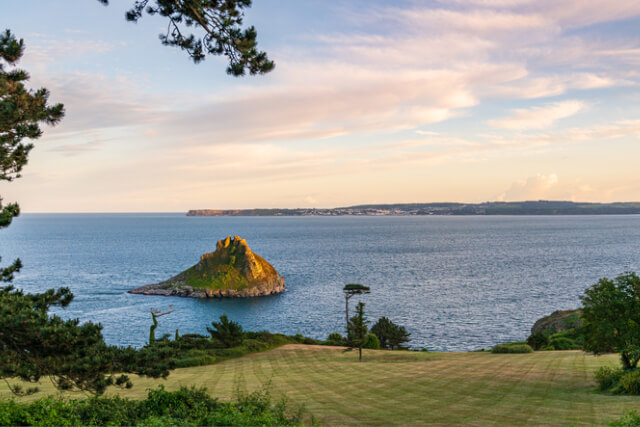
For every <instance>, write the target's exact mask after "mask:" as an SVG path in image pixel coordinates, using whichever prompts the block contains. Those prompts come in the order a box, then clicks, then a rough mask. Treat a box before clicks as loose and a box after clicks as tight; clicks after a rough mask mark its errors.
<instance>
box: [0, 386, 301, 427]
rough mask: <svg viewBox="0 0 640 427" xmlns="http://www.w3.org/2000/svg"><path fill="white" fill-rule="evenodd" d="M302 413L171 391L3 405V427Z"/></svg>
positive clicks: (262, 400) (256, 400)
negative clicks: (144, 395) (136, 397)
mask: <svg viewBox="0 0 640 427" xmlns="http://www.w3.org/2000/svg"><path fill="white" fill-rule="evenodd" d="M300 424H301V411H298V412H297V413H296V414H294V415H290V414H288V412H287V405H286V402H285V401H281V402H278V403H275V404H274V403H273V402H272V401H271V397H270V396H269V393H268V392H267V391H258V392H254V393H251V394H249V395H246V396H240V397H239V398H238V399H237V401H236V402H224V403H223V402H218V401H217V400H216V399H213V398H211V397H210V396H209V395H208V394H207V392H206V389H204V388H199V389H198V388H193V387H192V388H185V387H183V388H181V389H180V390H178V391H174V392H168V391H165V390H164V388H163V387H162V386H160V388H158V389H155V390H150V391H149V393H148V396H147V398H146V399H145V400H142V401H135V400H128V399H123V398H120V397H99V398H91V399H84V400H73V399H71V400H64V399H59V398H56V399H54V398H45V399H40V400H37V401H35V402H32V403H28V404H25V403H17V402H15V401H13V400H9V401H0V425H143V426H156V425H157V426H164V425H194V426H195V425H202V426H212V425H238V426H254V425H261V426H271V425H277V426H280V425H282V426H286V425H300Z"/></svg>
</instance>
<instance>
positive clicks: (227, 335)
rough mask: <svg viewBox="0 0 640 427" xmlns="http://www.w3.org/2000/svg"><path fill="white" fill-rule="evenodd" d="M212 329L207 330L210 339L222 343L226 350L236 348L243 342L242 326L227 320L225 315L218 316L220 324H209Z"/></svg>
mask: <svg viewBox="0 0 640 427" xmlns="http://www.w3.org/2000/svg"><path fill="white" fill-rule="evenodd" d="M211 325H212V326H213V329H211V328H207V331H209V333H210V334H211V338H213V339H216V340H218V341H220V342H221V343H222V345H224V346H225V347H226V348H230V347H237V346H239V345H241V344H242V341H243V340H244V333H243V332H242V326H240V324H239V323H238V322H234V321H233V320H229V318H228V317H227V315H226V314H223V315H222V316H220V322H215V321H214V322H211Z"/></svg>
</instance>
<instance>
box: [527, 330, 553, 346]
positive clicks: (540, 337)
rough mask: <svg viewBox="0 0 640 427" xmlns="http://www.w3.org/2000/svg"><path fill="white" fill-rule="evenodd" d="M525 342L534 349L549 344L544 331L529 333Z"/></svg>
mask: <svg viewBox="0 0 640 427" xmlns="http://www.w3.org/2000/svg"><path fill="white" fill-rule="evenodd" d="M527 344H528V345H529V346H531V348H532V349H534V350H540V349H541V348H543V347H547V346H548V345H549V337H548V336H547V334H545V333H544V332H536V333H535V334H531V335H529V338H527Z"/></svg>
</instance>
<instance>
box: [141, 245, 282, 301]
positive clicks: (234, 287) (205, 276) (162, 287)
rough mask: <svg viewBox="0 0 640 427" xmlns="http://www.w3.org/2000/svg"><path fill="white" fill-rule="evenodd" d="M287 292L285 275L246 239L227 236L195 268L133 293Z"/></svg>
mask: <svg viewBox="0 0 640 427" xmlns="http://www.w3.org/2000/svg"><path fill="white" fill-rule="evenodd" d="M283 291H284V277H282V276H280V274H278V272H277V271H276V269H275V268H273V266H272V265H271V264H269V263H268V262H267V261H265V260H264V258H262V257H261V256H260V255H257V254H256V253H254V252H253V251H252V250H251V248H249V245H247V242H246V240H244V239H241V238H240V237H238V236H234V237H231V236H227V237H226V238H225V239H222V240H220V241H218V243H217V244H216V250H215V251H214V252H210V253H207V254H204V255H202V256H201V257H200V261H199V262H198V263H197V264H196V265H194V266H193V267H191V268H188V269H187V270H185V271H183V272H182V273H180V274H178V275H176V276H174V277H172V278H171V279H169V280H165V281H164V282H160V283H154V284H151V285H146V286H142V287H140V288H138V289H134V290H132V291H129V292H130V293H132V294H144V295H165V296H182V297H192V298H225V297H230V298H245V297H256V296H263V295H273V294H277V293H280V292H283Z"/></svg>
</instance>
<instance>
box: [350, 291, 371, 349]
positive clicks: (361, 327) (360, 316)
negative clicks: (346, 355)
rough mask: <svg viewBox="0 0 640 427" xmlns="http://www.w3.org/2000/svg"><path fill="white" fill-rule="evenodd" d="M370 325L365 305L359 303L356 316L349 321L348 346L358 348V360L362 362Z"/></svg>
mask: <svg viewBox="0 0 640 427" xmlns="http://www.w3.org/2000/svg"><path fill="white" fill-rule="evenodd" d="M368 323H369V322H368V321H367V319H366V317H365V315H364V303H363V302H359V303H358V305H357V306H356V315H355V316H353V317H352V318H351V319H349V324H348V326H347V345H349V347H352V348H356V347H357V348H358V360H362V347H364V345H365V343H366V342H367V332H369V328H368V326H367V324H368Z"/></svg>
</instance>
